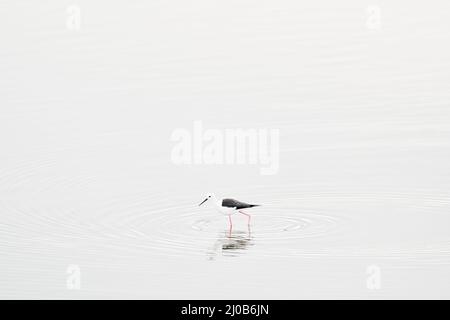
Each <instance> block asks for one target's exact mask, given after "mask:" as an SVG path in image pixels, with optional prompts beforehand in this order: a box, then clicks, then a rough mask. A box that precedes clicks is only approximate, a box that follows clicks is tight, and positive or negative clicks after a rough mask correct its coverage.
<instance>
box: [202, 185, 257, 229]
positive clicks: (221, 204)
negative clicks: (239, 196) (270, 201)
mask: <svg viewBox="0 0 450 320" xmlns="http://www.w3.org/2000/svg"><path fill="white" fill-rule="evenodd" d="M207 201H208V202H209V203H211V204H212V205H213V206H214V207H215V209H216V210H217V211H218V212H219V213H221V214H223V215H227V216H228V220H229V221H230V232H231V229H232V228H233V222H232V221H231V215H233V214H235V213H237V212H239V213H241V214H243V215H245V216H247V217H248V220H247V224H248V226H249V227H250V219H251V215H249V214H248V213H245V212H244V211H242V209H248V208H253V207H257V206H260V205H259V204H249V203H245V202H241V201H238V200H234V199H229V198H225V199H217V198H216V196H215V195H214V194H208V195H207V196H206V198H205V200H203V201H202V202H201V203H200V204H199V206H201V205H202V204H204V203H205V202H207Z"/></svg>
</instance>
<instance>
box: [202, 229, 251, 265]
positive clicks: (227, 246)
mask: <svg viewBox="0 0 450 320" xmlns="http://www.w3.org/2000/svg"><path fill="white" fill-rule="evenodd" d="M253 245H254V241H253V238H252V236H251V232H250V229H249V230H248V231H247V232H245V231H235V232H233V233H230V232H229V230H227V231H225V232H223V233H221V234H219V236H218V238H217V240H216V242H215V243H214V245H213V247H212V248H211V250H210V251H209V252H208V259H209V260H214V259H216V258H217V256H226V257H237V256H240V255H242V254H244V253H245V252H246V250H248V249H249V248H250V247H251V246H253Z"/></svg>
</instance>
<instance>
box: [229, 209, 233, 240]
mask: <svg viewBox="0 0 450 320" xmlns="http://www.w3.org/2000/svg"><path fill="white" fill-rule="evenodd" d="M228 220H229V221H230V231H229V237H231V230H233V222H232V221H231V214H230V215H229V216H228Z"/></svg>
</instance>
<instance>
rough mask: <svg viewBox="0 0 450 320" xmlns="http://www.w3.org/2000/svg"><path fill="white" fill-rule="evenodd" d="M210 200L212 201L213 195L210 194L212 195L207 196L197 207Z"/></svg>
mask: <svg viewBox="0 0 450 320" xmlns="http://www.w3.org/2000/svg"><path fill="white" fill-rule="evenodd" d="M211 199H214V194H212V193H209V194H207V195H206V198H205V200H203V201H202V202H201V203H200V204H199V206H201V205H202V204H204V203H205V202H206V201H208V200H211Z"/></svg>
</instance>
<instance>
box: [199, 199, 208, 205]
mask: <svg viewBox="0 0 450 320" xmlns="http://www.w3.org/2000/svg"><path fill="white" fill-rule="evenodd" d="M207 200H208V198H206V199H205V200H203V201H202V203H200V204H199V205H198V206H199V207H200V206H201V205H202V204H204V203H205V202H206V201H207Z"/></svg>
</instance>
